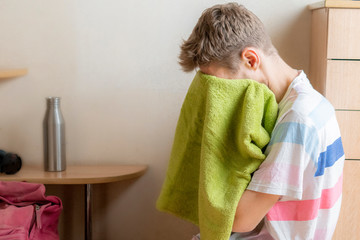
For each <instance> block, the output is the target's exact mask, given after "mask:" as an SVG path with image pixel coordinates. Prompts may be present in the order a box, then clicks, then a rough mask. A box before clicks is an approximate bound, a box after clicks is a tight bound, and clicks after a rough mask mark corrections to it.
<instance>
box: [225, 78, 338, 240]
mask: <svg viewBox="0 0 360 240" xmlns="http://www.w3.org/2000/svg"><path fill="white" fill-rule="evenodd" d="M266 154H267V158H266V159H265V161H264V162H263V163H262V165H261V166H260V167H259V169H258V170H257V171H256V172H255V173H254V176H253V178H252V180H251V182H250V184H249V186H248V189H250V190H253V191H257V192H262V193H269V194H275V195H281V198H280V200H279V201H278V202H277V203H276V204H275V205H274V206H273V207H272V209H271V210H270V211H269V212H268V213H267V215H266V216H265V219H264V221H263V224H264V225H263V228H262V229H261V228H260V229H259V230H256V231H257V232H256V233H255V232H254V233H253V234H255V235H257V237H255V236H254V235H253V234H233V235H232V236H231V239H279V240H290V239H291V240H293V239H299V240H310V239H319V240H325V239H331V237H332V235H333V233H334V230H335V226H336V222H337V220H338V216H339V212H340V205H341V196H342V176H343V175H342V173H343V164H344V158H345V157H344V150H343V146H342V142H341V137H340V131H339V126H338V123H337V120H336V117H335V111H334V108H333V107H332V105H331V104H330V103H329V102H328V101H327V100H326V99H325V98H324V97H323V96H322V95H321V94H319V93H318V92H317V91H315V90H314V89H313V88H312V86H311V84H310V82H309V80H308V79H307V77H306V75H305V73H304V72H301V73H300V74H299V76H298V77H296V78H295V79H294V80H293V82H292V83H291V85H290V86H289V88H288V90H287V92H286V94H285V96H284V98H283V99H282V101H281V102H280V103H279V117H278V120H277V123H276V126H275V128H274V130H273V133H272V137H271V141H270V143H269V145H268V147H267V149H266ZM245 235H247V236H249V237H245ZM250 236H252V237H250ZM254 237H255V238H254Z"/></svg>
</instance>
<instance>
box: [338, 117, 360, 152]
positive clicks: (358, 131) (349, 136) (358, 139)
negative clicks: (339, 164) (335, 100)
mask: <svg viewBox="0 0 360 240" xmlns="http://www.w3.org/2000/svg"><path fill="white" fill-rule="evenodd" d="M336 117H337V120H338V122H339V126H340V131H341V139H342V142H343V145H344V151H345V158H346V159H360V124H359V121H360V111H337V112H336Z"/></svg>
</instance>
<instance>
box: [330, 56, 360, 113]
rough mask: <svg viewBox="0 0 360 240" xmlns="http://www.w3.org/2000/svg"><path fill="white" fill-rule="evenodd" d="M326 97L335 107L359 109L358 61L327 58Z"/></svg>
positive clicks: (359, 70) (359, 83)
mask: <svg viewBox="0 0 360 240" xmlns="http://www.w3.org/2000/svg"><path fill="white" fill-rule="evenodd" d="M326 76H327V80H326V87H325V89H326V90H325V96H326V98H327V99H328V100H329V101H330V102H331V103H332V104H333V105H334V107H335V109H347V110H360V61H339V60H328V62H327V74H326Z"/></svg>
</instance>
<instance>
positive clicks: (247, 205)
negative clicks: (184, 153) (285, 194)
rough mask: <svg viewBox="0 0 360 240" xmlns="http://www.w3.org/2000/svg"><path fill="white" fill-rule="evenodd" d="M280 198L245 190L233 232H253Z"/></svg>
mask: <svg viewBox="0 0 360 240" xmlns="http://www.w3.org/2000/svg"><path fill="white" fill-rule="evenodd" d="M279 198H280V196H279V195H272V194H266V193H261V192H255V191H251V190H245V191H244V193H243V195H242V196H241V198H240V201H239V204H238V207H237V209H236V213H235V220H234V225H233V229H232V231H233V232H249V231H252V230H253V229H254V228H255V227H256V226H257V225H258V224H259V223H260V221H261V220H262V219H263V218H264V217H265V215H266V214H267V213H268V211H269V210H270V209H271V208H272V206H274V204H275V203H276V202H277V201H278V200H279Z"/></svg>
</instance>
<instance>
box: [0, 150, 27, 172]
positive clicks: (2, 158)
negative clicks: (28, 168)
mask: <svg viewBox="0 0 360 240" xmlns="http://www.w3.org/2000/svg"><path fill="white" fill-rule="evenodd" d="M21 165H22V162H21V158H20V157H19V156H18V155H17V154H15V153H7V152H5V151H3V150H0V173H6V174H15V173H17V172H18V171H19V170H20V168H21Z"/></svg>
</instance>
